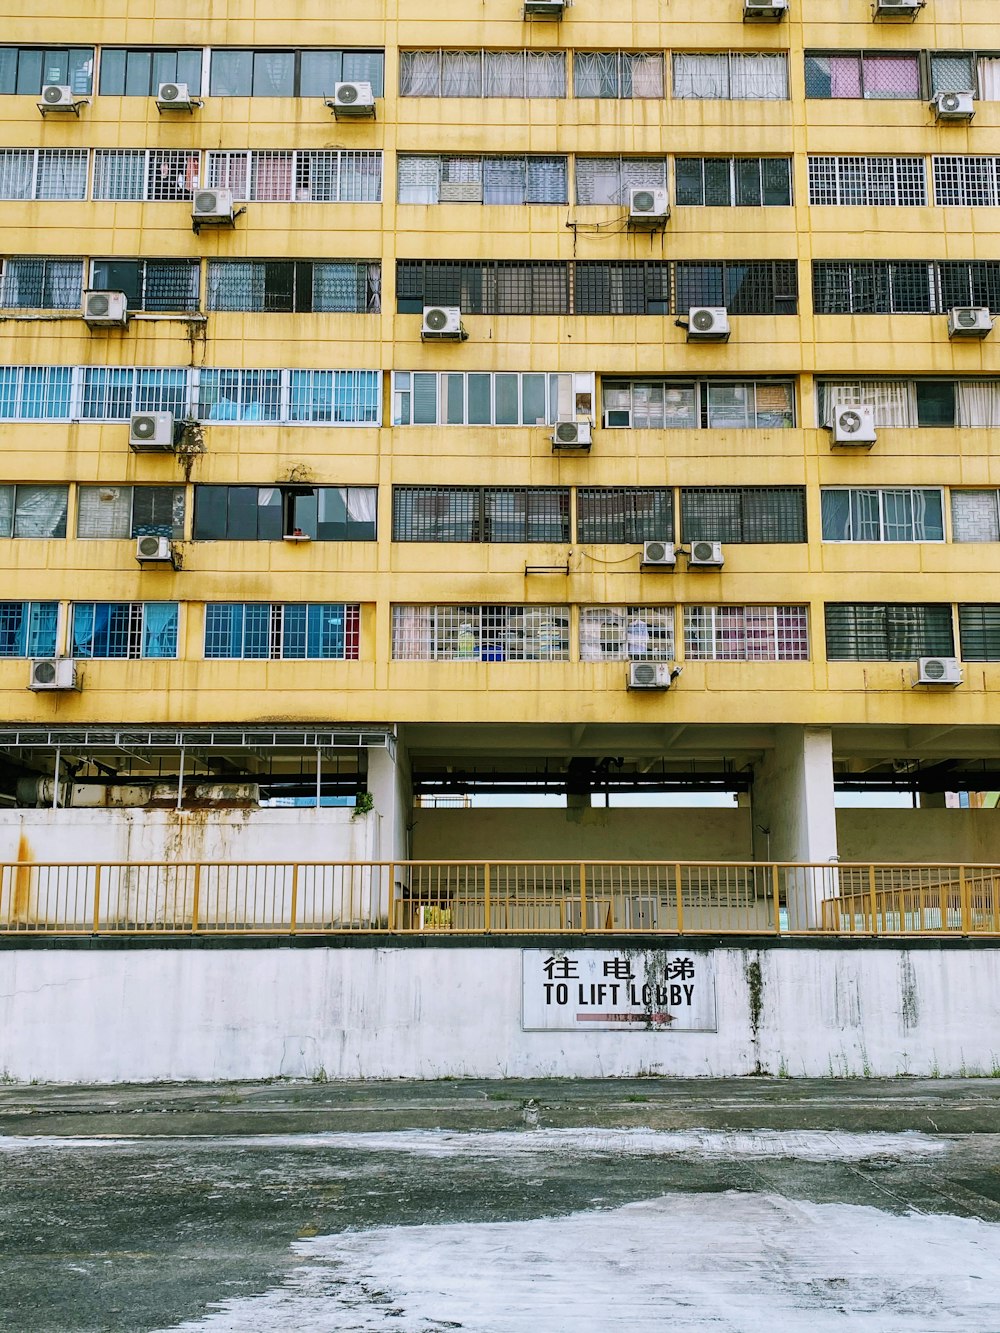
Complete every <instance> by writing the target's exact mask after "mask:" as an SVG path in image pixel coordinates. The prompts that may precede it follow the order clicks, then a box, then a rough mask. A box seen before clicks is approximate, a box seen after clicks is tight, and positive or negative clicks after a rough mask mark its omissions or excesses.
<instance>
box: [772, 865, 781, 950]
mask: <svg viewBox="0 0 1000 1333" xmlns="http://www.w3.org/2000/svg"><path fill="white" fill-rule="evenodd" d="M771 894H772V896H773V898H774V933H775V935H780V934H781V875H780V874H779V873H778V863H777V861H772V862H771Z"/></svg>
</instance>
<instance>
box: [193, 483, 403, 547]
mask: <svg viewBox="0 0 1000 1333" xmlns="http://www.w3.org/2000/svg"><path fill="white" fill-rule="evenodd" d="M377 494H378V493H377V490H376V488H375V487H374V486H196V487H195V491H194V540H195V541H244V542H245V541H250V542H255V541H281V539H282V538H283V537H293V536H303V537H309V538H311V539H312V540H313V541H320V542H338V541H349V542H368V541H374V540H375V535H376V533H375V528H376V508H377Z"/></svg>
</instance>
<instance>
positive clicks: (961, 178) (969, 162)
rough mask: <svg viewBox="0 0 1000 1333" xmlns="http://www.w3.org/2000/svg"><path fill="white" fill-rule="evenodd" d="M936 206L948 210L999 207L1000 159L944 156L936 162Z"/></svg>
mask: <svg viewBox="0 0 1000 1333" xmlns="http://www.w3.org/2000/svg"><path fill="white" fill-rule="evenodd" d="M933 164H934V202H935V203H936V204H941V205H943V206H945V207H950V206H952V205H957V204H961V205H963V206H965V207H970V208H996V207H997V205H998V204H1000V157H958V156H950V155H949V156H947V157H945V156H942V157H935V158H934V159H933Z"/></svg>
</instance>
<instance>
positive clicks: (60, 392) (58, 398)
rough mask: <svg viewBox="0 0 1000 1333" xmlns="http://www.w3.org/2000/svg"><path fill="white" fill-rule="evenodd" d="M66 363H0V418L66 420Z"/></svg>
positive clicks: (68, 378) (68, 382) (68, 388)
mask: <svg viewBox="0 0 1000 1333" xmlns="http://www.w3.org/2000/svg"><path fill="white" fill-rule="evenodd" d="M72 376H73V371H72V369H71V367H69V366H0V421H66V420H68V419H69V416H70V391H71V388H72Z"/></svg>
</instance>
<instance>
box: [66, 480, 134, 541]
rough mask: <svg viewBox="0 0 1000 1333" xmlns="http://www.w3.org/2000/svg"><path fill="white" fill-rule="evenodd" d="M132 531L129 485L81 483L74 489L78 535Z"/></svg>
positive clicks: (108, 535) (115, 534) (116, 534)
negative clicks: (76, 492)
mask: <svg viewBox="0 0 1000 1333" xmlns="http://www.w3.org/2000/svg"><path fill="white" fill-rule="evenodd" d="M131 532H132V487H131V486H81V487H80V489H79V492H78V508H77V516H76V535H77V536H78V537H83V538H87V537H105V538H112V537H119V538H120V537H128V536H130V534H131Z"/></svg>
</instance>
